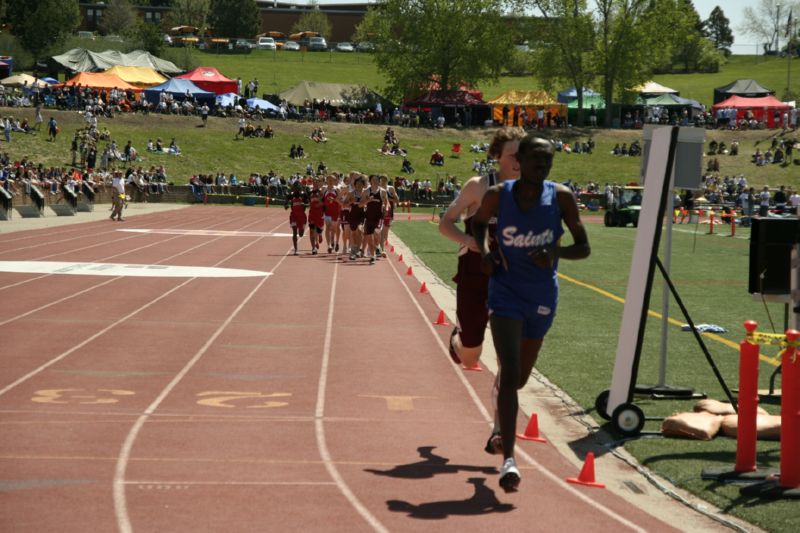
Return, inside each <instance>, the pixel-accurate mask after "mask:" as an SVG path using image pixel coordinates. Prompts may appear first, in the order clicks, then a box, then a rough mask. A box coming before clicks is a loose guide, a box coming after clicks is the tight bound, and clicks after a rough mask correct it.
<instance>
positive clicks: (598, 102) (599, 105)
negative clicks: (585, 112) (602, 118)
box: [567, 94, 606, 109]
mask: <svg viewBox="0 0 800 533" xmlns="http://www.w3.org/2000/svg"><path fill="white" fill-rule="evenodd" d="M592 106H594V108H595V109H605V108H606V101H605V99H604V98H603V97H602V96H600V95H599V94H598V95H597V96H584V97H583V109H591V108H592ZM567 107H568V108H569V109H578V99H577V98H575V99H574V100H570V101H569V103H568V104H567Z"/></svg>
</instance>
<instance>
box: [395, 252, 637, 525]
mask: <svg viewBox="0 0 800 533" xmlns="http://www.w3.org/2000/svg"><path fill="white" fill-rule="evenodd" d="M389 264H390V265H391V264H392V261H389ZM392 272H394V275H395V277H396V278H397V280H398V281H399V282H400V285H402V286H403V288H404V289H405V291H406V294H408V297H409V298H410V299H411V301H412V302H414V305H415V306H416V308H417V311H418V312H419V314H420V316H421V317H422V320H423V322H425V324H427V326H428V330H429V331H430V332H431V335H433V338H434V339H436V343H437V344H438V345H439V347H440V348H441V350H442V354H443V355H444V357H445V358H446V360H447V361H450V354H449V350H448V348H447V347H446V346H445V345H444V342H442V339H441V338H439V334H438V333H437V332H436V330H435V329H434V327H433V321H432V320H431V319H430V317H428V316H426V315H425V311H424V310H423V309H422V306H421V305H419V302H418V301H417V299H416V298H415V297H414V294H413V293H412V292H411V290H410V289H409V288H408V285H406V283H405V281H403V277H402V276H401V275H400V273H399V272H398V271H397V269H396V268H395V267H394V265H392ZM449 366H450V367H451V368H452V369H453V371H454V372H455V373H456V375H457V376H458V379H460V380H461V383H462V384H463V385H464V388H466V389H467V392H468V393H469V395H470V397H471V398H472V401H473V402H474V403H475V406H476V407H477V408H478V411H480V413H481V416H483V418H484V420H485V421H486V424H487V425H489V426H491V425H492V417H491V416H490V415H489V411H487V410H486V408H485V407H484V406H483V402H481V400H480V398H479V397H478V394H477V393H476V392H475V389H474V388H473V387H472V384H471V383H470V382H469V381H468V380H467V378H466V377H464V372H463V371H462V370H461V368H460V367H458V366H456V365H453V364H450V365H449ZM516 452H517V454H518V455H519V456H521V457H522V458H523V459H525V461H527V462H528V464H530V465H531V466H533V467H534V468H536V469H537V470H538V471H539V472H541V473H542V474H544V475H545V477H547V478H548V479H550V480H551V481H553V483H555V484H556V485H558V486H559V487H561V488H562V489H564V490H566V491H567V492H569V493H571V494H572V495H573V496H575V497H577V498H578V499H580V500H583V501H584V502H586V503H587V504H589V505H590V506H592V507H594V508H595V509H597V510H598V511H600V512H601V513H603V514H605V515H606V516H608V517H609V518H612V519H614V520H616V521H617V522H619V523H620V524H622V525H624V526H626V527H628V528H630V529H632V530H633V531H637V532H641V533H644V532H645V531H647V530H646V529H643V528H641V527H640V526H638V525H636V524H634V523H633V522H631V521H630V520H628V519H627V518H625V517H624V516H621V515H619V514H617V513H615V512H614V511H612V510H611V509H607V508H606V507H605V506H603V505H602V504H600V503H598V502H596V501H595V500H593V499H592V498H590V497H588V496H586V495H585V494H583V493H582V492H580V491H579V490H577V489H576V488H575V487H573V486H572V485H570V484H569V483H567V482H566V481H565V480H563V479H561V478H560V477H558V476H557V475H556V474H554V473H553V472H551V471H550V470H549V469H548V468H547V467H545V466H544V465H543V464H541V463H539V462H538V461H536V460H535V459H534V458H533V457H531V456H530V455H528V454H527V453H526V452H525V450H523V449H522V448H519V447H517V448H516Z"/></svg>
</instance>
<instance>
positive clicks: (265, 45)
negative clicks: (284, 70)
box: [258, 37, 276, 50]
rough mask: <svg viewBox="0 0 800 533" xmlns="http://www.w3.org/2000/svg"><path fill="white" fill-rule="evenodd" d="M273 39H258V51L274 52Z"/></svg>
mask: <svg viewBox="0 0 800 533" xmlns="http://www.w3.org/2000/svg"><path fill="white" fill-rule="evenodd" d="M275 48H276V45H275V39H273V38H272V37H259V38H258V49H259V50H275Z"/></svg>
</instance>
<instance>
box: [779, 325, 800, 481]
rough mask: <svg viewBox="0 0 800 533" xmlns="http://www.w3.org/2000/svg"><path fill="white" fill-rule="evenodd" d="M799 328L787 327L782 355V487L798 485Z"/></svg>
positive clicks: (799, 472)
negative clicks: (785, 343) (787, 344)
mask: <svg viewBox="0 0 800 533" xmlns="http://www.w3.org/2000/svg"><path fill="white" fill-rule="evenodd" d="M798 337H800V332H798V331H796V330H793V329H790V330H787V331H786V340H787V341H789V346H787V348H786V350H784V351H783V358H782V359H781V374H782V376H781V389H782V391H783V392H782V393H781V475H780V485H781V487H783V488H788V489H794V488H800V453H798V450H800V362H798V361H797V357H796V354H797V347H796V346H795V343H796V342H797V338H798Z"/></svg>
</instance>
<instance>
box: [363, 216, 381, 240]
mask: <svg viewBox="0 0 800 533" xmlns="http://www.w3.org/2000/svg"><path fill="white" fill-rule="evenodd" d="M380 225H381V217H380V216H378V217H365V219H364V235H372V234H373V233H375V230H376V229H378V228H379V227H380Z"/></svg>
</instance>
